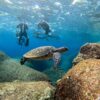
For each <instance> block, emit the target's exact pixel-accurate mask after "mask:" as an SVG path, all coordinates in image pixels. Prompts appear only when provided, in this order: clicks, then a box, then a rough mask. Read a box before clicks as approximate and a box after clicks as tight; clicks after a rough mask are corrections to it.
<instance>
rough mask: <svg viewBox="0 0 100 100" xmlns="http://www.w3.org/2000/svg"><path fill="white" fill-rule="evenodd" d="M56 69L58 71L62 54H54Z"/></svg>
mask: <svg viewBox="0 0 100 100" xmlns="http://www.w3.org/2000/svg"><path fill="white" fill-rule="evenodd" d="M53 61H54V69H58V65H59V64H60V61H61V54H60V53H59V52H56V53H53Z"/></svg>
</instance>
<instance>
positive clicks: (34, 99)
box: [0, 81, 55, 100]
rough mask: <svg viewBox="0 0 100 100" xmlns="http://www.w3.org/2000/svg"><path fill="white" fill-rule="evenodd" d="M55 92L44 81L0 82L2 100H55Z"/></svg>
mask: <svg viewBox="0 0 100 100" xmlns="http://www.w3.org/2000/svg"><path fill="white" fill-rule="evenodd" d="M54 92H55V88H54V87H53V86H51V85H50V84H49V83H48V82H44V81H39V82H11V83H9V82H8V83H0V100H53V98H54Z"/></svg>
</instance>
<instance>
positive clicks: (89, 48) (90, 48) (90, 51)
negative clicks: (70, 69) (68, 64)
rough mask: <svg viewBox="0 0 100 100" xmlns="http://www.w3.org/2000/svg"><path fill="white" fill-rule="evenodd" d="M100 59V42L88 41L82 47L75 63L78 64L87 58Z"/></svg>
mask: <svg viewBox="0 0 100 100" xmlns="http://www.w3.org/2000/svg"><path fill="white" fill-rule="evenodd" d="M90 58H94V59H100V43H87V44H85V45H84V46H82V47H81V49H80V53H79V54H78V56H77V57H76V58H75V59H74V60H73V64H74V65H75V64H77V63H79V62H80V61H83V60H85V59H90Z"/></svg>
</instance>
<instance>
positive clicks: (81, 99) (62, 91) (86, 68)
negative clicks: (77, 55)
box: [55, 59, 100, 100]
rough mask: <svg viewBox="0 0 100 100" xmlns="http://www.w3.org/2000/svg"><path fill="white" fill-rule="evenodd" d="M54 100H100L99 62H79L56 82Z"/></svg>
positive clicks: (90, 60)
mask: <svg viewBox="0 0 100 100" xmlns="http://www.w3.org/2000/svg"><path fill="white" fill-rule="evenodd" d="M55 100H100V60H99V59H87V60H84V61H81V62H80V63H78V64H77V65H75V66H74V67H72V69H70V70H69V71H68V73H66V74H65V76H64V77H63V78H62V79H61V80H59V81H58V84H57V89H56V93H55Z"/></svg>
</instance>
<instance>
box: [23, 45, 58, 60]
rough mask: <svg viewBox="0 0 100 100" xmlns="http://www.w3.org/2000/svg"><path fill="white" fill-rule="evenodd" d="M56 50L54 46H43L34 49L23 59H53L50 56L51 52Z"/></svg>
mask: <svg viewBox="0 0 100 100" xmlns="http://www.w3.org/2000/svg"><path fill="white" fill-rule="evenodd" d="M55 49H56V48H55V47H53V46H42V47H38V48H36V49H32V50H31V51H29V52H27V53H25V54H24V55H23V57H25V58H29V59H30V58H32V59H48V58H50V57H51V55H49V52H50V51H53V50H55Z"/></svg>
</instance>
